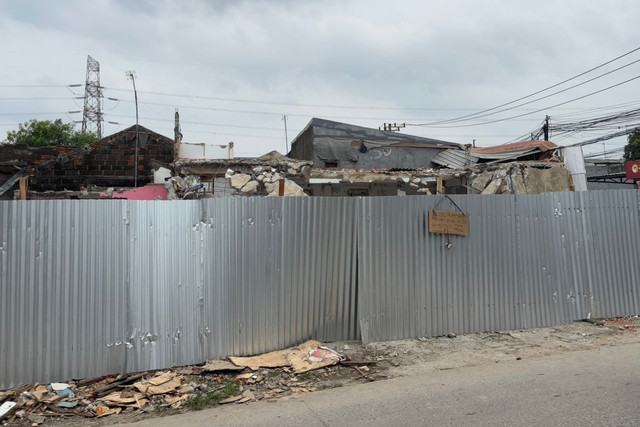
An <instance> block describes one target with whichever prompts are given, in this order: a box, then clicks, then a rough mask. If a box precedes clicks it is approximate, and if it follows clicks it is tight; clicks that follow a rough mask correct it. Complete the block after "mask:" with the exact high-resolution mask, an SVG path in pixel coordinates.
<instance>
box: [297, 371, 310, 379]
mask: <svg viewBox="0 0 640 427" xmlns="http://www.w3.org/2000/svg"><path fill="white" fill-rule="evenodd" d="M298 379H301V380H302V381H309V380H312V379H313V374H312V373H311V372H305V373H304V374H300V375H298Z"/></svg>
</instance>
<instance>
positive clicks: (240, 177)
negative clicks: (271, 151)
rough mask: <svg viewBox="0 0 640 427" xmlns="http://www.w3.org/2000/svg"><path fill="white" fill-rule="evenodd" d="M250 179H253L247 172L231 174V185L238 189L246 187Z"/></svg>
mask: <svg viewBox="0 0 640 427" xmlns="http://www.w3.org/2000/svg"><path fill="white" fill-rule="evenodd" d="M249 181H251V175H248V174H246V173H239V174H234V175H232V176H231V181H230V182H231V186H232V187H233V188H235V189H236V190H240V189H241V188H242V187H244V186H245V185H246V184H247V183H248V182H249Z"/></svg>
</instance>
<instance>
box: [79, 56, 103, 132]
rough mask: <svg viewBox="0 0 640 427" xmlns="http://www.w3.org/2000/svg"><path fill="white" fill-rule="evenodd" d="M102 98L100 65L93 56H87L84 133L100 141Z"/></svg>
mask: <svg viewBox="0 0 640 427" xmlns="http://www.w3.org/2000/svg"><path fill="white" fill-rule="evenodd" d="M101 98H102V87H101V86H100V63H99V62H98V61H96V60H95V59H93V58H92V57H91V56H87V81H86V82H85V86H84V110H83V112H82V133H93V134H95V135H96V136H97V137H98V139H100V138H102V111H101V110H100V101H101Z"/></svg>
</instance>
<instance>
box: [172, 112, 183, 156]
mask: <svg viewBox="0 0 640 427" xmlns="http://www.w3.org/2000/svg"><path fill="white" fill-rule="evenodd" d="M173 137H174V141H175V145H174V148H173V150H174V153H173V157H174V160H175V159H178V158H180V142H182V131H181V129H180V114H179V113H178V109H177V108H176V115H175V121H174V126H173Z"/></svg>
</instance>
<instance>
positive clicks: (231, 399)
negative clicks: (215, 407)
mask: <svg viewBox="0 0 640 427" xmlns="http://www.w3.org/2000/svg"><path fill="white" fill-rule="evenodd" d="M241 399H242V396H231V397H227V398H226V399H222V400H221V401H220V402H219V403H220V404H221V405H224V404H225V403H233V402H237V401H239V400H241Z"/></svg>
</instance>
